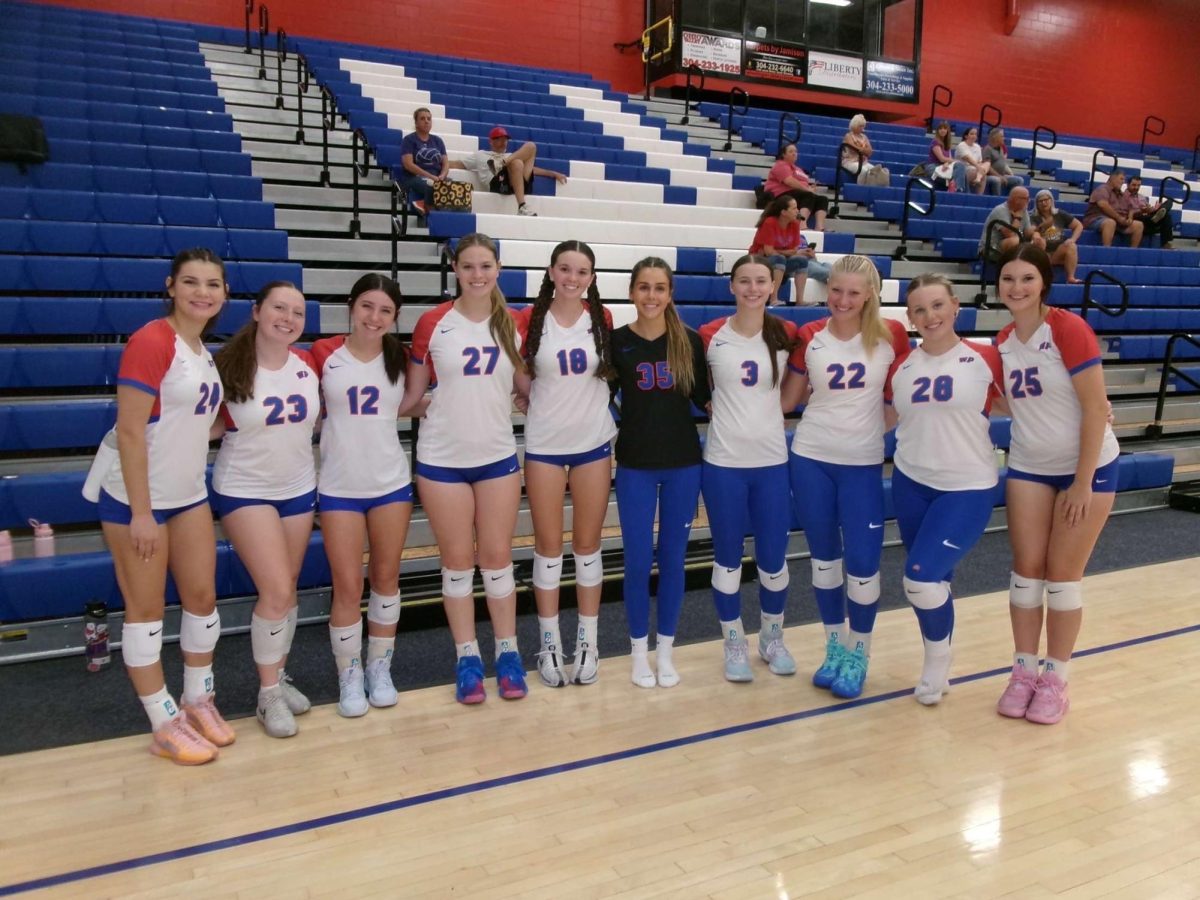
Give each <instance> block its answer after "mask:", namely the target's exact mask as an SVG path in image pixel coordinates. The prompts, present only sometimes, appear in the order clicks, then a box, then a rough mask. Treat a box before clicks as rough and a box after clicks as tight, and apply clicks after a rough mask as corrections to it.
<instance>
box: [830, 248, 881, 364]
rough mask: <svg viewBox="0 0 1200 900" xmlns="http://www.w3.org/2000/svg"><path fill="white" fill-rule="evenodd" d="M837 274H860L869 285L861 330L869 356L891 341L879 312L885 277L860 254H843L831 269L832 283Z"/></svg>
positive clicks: (863, 308)
mask: <svg viewBox="0 0 1200 900" xmlns="http://www.w3.org/2000/svg"><path fill="white" fill-rule="evenodd" d="M837 275H859V276H861V277H862V279H863V282H864V283H865V284H866V286H867V299H866V300H865V301H864V302H863V307H862V314H861V315H862V320H861V324H860V326H859V331H860V332H861V333H862V345H863V349H864V350H865V351H866V352H867V356H870V355H871V354H872V353H873V352H874V351H875V347H876V346H877V345H879V344H880V343H884V344H887V343H890V342H891V332H889V331H888V327H887V325H886V324H884V321H883V316H882V315H880V312H879V305H880V302H881V301H880V293H881V291H882V289H883V279H882V278H880V277H879V270H878V269H877V268H875V263H873V262H871V260H870V259H868V258H867V257H865V256H859V255H858V254H850V255H848V256H843V257H842V258H841V259H839V260H838V261H837V262H835V263H834V264H833V266H832V267H831V268H830V270H829V281H830V283H831V284H832V283H833V279H834V277H835V276H837Z"/></svg>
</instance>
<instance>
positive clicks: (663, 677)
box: [654, 634, 679, 687]
mask: <svg viewBox="0 0 1200 900" xmlns="http://www.w3.org/2000/svg"><path fill="white" fill-rule="evenodd" d="M674 646H675V635H673V634H672V635H666V634H659V635H656V636H655V638H654V663H655V665H656V666H657V667H658V683H659V684H660V685H661V686H662V687H675V685H677V684H679V673H678V672H676V671H675V665H674V663H672V662H671V648H672V647H674Z"/></svg>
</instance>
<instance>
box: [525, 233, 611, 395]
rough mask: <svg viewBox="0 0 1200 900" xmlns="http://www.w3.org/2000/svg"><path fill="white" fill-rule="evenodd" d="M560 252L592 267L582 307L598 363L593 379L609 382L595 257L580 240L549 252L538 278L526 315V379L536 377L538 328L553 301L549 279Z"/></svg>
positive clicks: (606, 333) (606, 338)
mask: <svg viewBox="0 0 1200 900" xmlns="http://www.w3.org/2000/svg"><path fill="white" fill-rule="evenodd" d="M564 253H582V254H583V255H584V256H586V257H587V258H588V260H589V261H590V262H591V264H592V283H591V284H589V285H588V289H587V297H586V300H585V301H584V306H585V307H586V309H587V311H588V315H589V316H590V317H591V320H592V337H593V338H595V341H596V356H597V358H598V359H599V360H600V364H599V365H598V366H596V377H597V378H601V379H604V380H605V381H607V380H609V379H610V378H612V376H613V366H612V351H611V349H610V346H609V328H608V323H607V322H606V321H605V320H604V304H603V303H601V301H600V289H599V288H598V287H596V278H595V275H596V254H595V253H593V252H592V248H591V247H589V246H588V245H587V244H585V243H584V242H583V241H563V242H562V243H561V244H559V245H558V246H557V247H555V248H554V250H553V251H551V253H550V266H549V267H548V268H547V270H546V272H545V274H544V275H542V286H541V288H539V289H538V295H537V297H536V298H535V299H534V301H533V310H532V312H531V313H530V315H529V334H528V335H527V336H526V338H525V345H524V347H522V348H521V349H522V352H523V353H524V354H525V365H526V366H527V367H528V369H529V377H530V378H536V377H537V372H536V368H535V366H536V363H535V358H536V357H537V352H538V347H540V346H541V343H542V326H543V325H544V324H545V321H546V313H547V312H549V310H550V304H551V303H552V302H553V300H554V282H553V280H551V278H550V269H553V268H554V266H555V264H556V263H557V262H558V258H559V257H560V256H562V255H563V254H564Z"/></svg>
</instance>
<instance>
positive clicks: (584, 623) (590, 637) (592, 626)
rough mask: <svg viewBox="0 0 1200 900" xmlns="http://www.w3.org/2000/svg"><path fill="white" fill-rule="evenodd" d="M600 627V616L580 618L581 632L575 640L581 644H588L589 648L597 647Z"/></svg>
mask: <svg viewBox="0 0 1200 900" xmlns="http://www.w3.org/2000/svg"><path fill="white" fill-rule="evenodd" d="M599 627H600V617H599V616H580V617H579V631H578V633H577V634H576V636H575V640H576V641H577V643H580V644H587V645H588V646H589V647H595V646H596V632H597V631H598V629H599Z"/></svg>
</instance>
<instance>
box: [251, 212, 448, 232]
mask: <svg viewBox="0 0 1200 900" xmlns="http://www.w3.org/2000/svg"><path fill="white" fill-rule="evenodd" d="M351 218H352V217H351V215H350V213H349V212H348V211H343V210H336V209H286V208H284V207H280V206H276V207H275V227H276V228H282V229H284V230H285V231H288V232H290V233H293V234H295V233H297V232H319V233H321V234H327V233H331V234H345V235H349V234H350V221H351ZM417 221H418V220H417V219H416V218H415V217H413V218H410V219H409V220H408V236H409V237H413V238H416V237H427V236H428V235H429V230H428V229H427V228H424V227H420V226H418V225H417ZM358 223H359V229H360V231H361V233H362V234H364V235H375V236H378V237H388V236H390V235H391V233H392V217H391V215H389V214H386V213H360V214H359V217H358Z"/></svg>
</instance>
